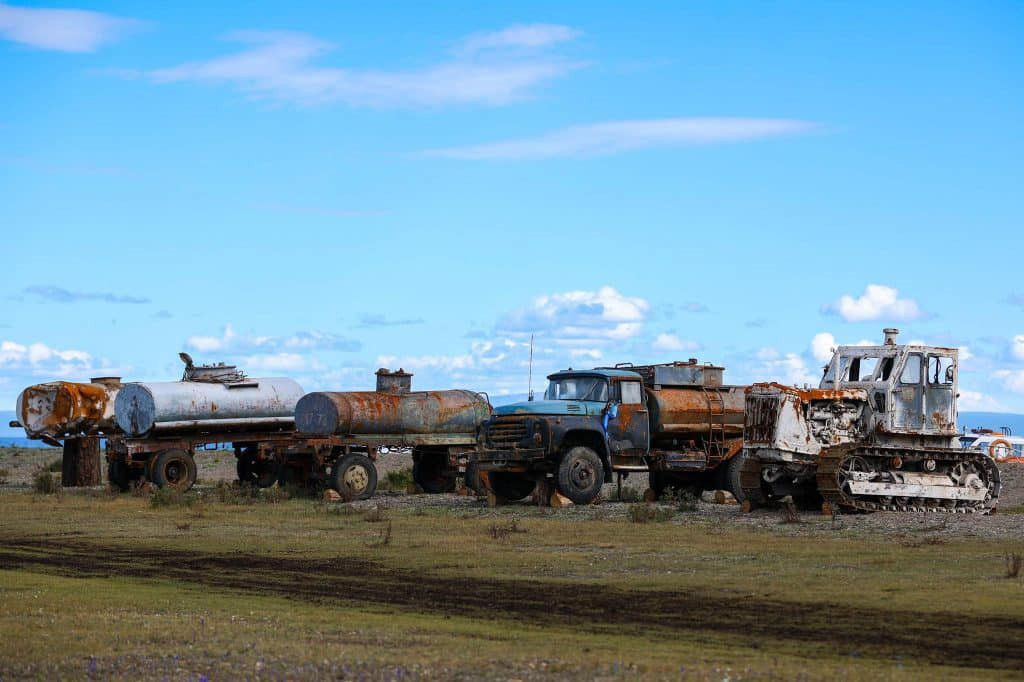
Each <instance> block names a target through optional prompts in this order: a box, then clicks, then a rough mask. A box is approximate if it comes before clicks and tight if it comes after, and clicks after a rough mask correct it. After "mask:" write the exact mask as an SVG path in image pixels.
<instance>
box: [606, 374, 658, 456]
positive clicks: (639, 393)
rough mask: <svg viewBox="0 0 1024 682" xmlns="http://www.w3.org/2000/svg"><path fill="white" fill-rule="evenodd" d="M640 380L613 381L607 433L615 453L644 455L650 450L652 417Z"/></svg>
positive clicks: (617, 454)
mask: <svg viewBox="0 0 1024 682" xmlns="http://www.w3.org/2000/svg"><path fill="white" fill-rule="evenodd" d="M644 398H645V396H644V391H643V387H642V386H641V385H640V380H639V379H637V380H636V381H631V380H627V381H619V382H616V383H614V384H613V385H612V402H611V403H609V410H608V413H607V415H606V417H607V424H608V426H607V428H606V433H607V435H608V448H609V449H610V450H611V454H612V456H613V457H614V456H620V457H630V456H632V457H643V456H644V455H646V454H647V443H648V441H649V438H650V429H651V425H650V421H649V420H648V418H647V403H646V402H645V400H644Z"/></svg>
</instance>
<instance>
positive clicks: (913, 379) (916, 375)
mask: <svg viewBox="0 0 1024 682" xmlns="http://www.w3.org/2000/svg"><path fill="white" fill-rule="evenodd" d="M900 383H901V384H919V383H921V356H920V355H917V354H914V355H908V356H907V364H906V365H904V366H903V374H900Z"/></svg>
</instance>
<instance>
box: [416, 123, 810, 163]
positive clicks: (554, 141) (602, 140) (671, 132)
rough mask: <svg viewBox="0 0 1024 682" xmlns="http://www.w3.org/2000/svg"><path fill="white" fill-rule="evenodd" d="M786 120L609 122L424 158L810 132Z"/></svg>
mask: <svg viewBox="0 0 1024 682" xmlns="http://www.w3.org/2000/svg"><path fill="white" fill-rule="evenodd" d="M816 127H817V126H816V125H815V124H814V123H811V122H808V121H799V120H793V119H784V118H661V119H646V120H632V121H610V122H607V123H592V124H588V125H578V126H572V127H569V128H563V129H561V130H556V131H554V132H551V133H546V134H544V135H538V136H536V137H524V138H518V139H513V140H503V141H499V142H487V143H484V144H475V145H468V146H460V147H444V148H440V149H430V150H427V151H425V152H423V153H422V154H423V155H424V156H434V157H445V158H451V159H464V160H468V161H500V160H526V159H550V158H559V157H584V158H585V157H594V156H608V155H610V154H618V153H621V152H628V151H633V150H637V149H648V148H651V147H674V146H683V145H702V144H719V143H727V142H748V141H752V140H760V139H765V138H770V137H780V136H783V135H797V134H801V133H807V132H810V131H812V130H814V129H815V128H816Z"/></svg>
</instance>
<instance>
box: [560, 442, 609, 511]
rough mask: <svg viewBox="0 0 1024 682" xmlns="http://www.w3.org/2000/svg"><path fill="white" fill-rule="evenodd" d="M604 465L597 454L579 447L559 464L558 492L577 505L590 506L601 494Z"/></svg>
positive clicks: (568, 453)
mask: <svg viewBox="0 0 1024 682" xmlns="http://www.w3.org/2000/svg"><path fill="white" fill-rule="evenodd" d="M603 483H604V464H602V463H601V458H600V457H598V456H597V453H596V452H594V451H593V450H591V449H590V448H588V447H585V446H582V445H577V446H576V447H574V448H573V449H571V450H569V452H567V453H565V456H564V457H562V461H561V462H559V463H558V491H559V492H560V493H562V494H563V495H565V496H566V497H568V498H569V499H570V500H572V501H573V503H575V504H590V503H591V502H593V501H594V498H596V497H597V494H598V493H599V492H601V485H602V484H603Z"/></svg>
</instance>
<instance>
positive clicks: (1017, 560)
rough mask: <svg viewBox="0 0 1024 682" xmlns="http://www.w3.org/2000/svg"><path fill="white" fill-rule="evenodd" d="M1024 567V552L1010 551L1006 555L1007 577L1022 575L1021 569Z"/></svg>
mask: <svg viewBox="0 0 1024 682" xmlns="http://www.w3.org/2000/svg"><path fill="white" fill-rule="evenodd" d="M1021 568H1024V554H1018V553H1017V552H1009V553H1007V555H1006V577H1007V578H1016V577H1017V576H1019V575H1020V569H1021Z"/></svg>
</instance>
